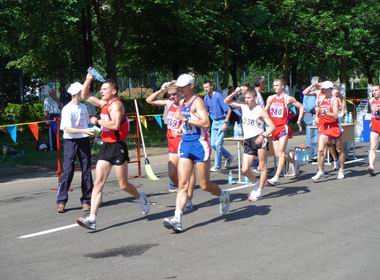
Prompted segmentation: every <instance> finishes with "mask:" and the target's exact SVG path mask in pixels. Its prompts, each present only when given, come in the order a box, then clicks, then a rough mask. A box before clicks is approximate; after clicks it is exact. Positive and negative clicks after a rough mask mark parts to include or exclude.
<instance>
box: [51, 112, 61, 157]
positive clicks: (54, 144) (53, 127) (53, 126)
mask: <svg viewBox="0 0 380 280" xmlns="http://www.w3.org/2000/svg"><path fill="white" fill-rule="evenodd" d="M59 117H60V115H59V114H50V115H49V120H54V119H55V118H59ZM57 129H59V128H58V122H49V149H50V150H51V151H56V150H57Z"/></svg>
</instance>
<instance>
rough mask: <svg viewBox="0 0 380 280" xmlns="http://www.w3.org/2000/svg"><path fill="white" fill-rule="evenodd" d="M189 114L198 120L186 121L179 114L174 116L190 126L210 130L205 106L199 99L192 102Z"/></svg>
mask: <svg viewBox="0 0 380 280" xmlns="http://www.w3.org/2000/svg"><path fill="white" fill-rule="evenodd" d="M191 112H192V113H193V114H195V115H197V116H198V118H199V119H198V120H193V119H188V120H187V119H186V118H185V116H184V115H182V113H181V112H179V111H178V112H176V113H175V116H176V118H177V119H179V120H180V121H182V122H185V123H186V122H187V123H188V124H190V125H193V126H196V127H200V128H206V129H208V128H210V119H209V117H208V111H207V109H206V106H205V104H204V102H203V100H202V99H201V98H197V99H195V100H194V102H193V106H192V107H191Z"/></svg>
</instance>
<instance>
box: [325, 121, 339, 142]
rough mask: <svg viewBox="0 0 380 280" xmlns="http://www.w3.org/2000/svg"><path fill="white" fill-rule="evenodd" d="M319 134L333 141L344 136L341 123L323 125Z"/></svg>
mask: <svg viewBox="0 0 380 280" xmlns="http://www.w3.org/2000/svg"><path fill="white" fill-rule="evenodd" d="M319 133H320V134H323V135H326V136H328V137H329V139H331V140H335V139H338V138H339V137H341V136H342V134H343V128H342V127H341V126H340V124H339V123H337V124H323V125H322V124H321V125H320V126H319Z"/></svg>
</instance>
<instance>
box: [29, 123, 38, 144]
mask: <svg viewBox="0 0 380 280" xmlns="http://www.w3.org/2000/svg"><path fill="white" fill-rule="evenodd" d="M28 126H29V129H30V131H31V132H32V133H33V136H34V139H36V141H38V136H39V135H38V132H39V130H38V123H30V124H28Z"/></svg>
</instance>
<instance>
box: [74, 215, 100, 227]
mask: <svg viewBox="0 0 380 280" xmlns="http://www.w3.org/2000/svg"><path fill="white" fill-rule="evenodd" d="M77 223H78V225H80V226H81V227H84V228H88V229H92V230H96V221H95V220H94V221H91V220H90V218H89V217H86V218H82V217H80V218H78V219H77Z"/></svg>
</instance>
